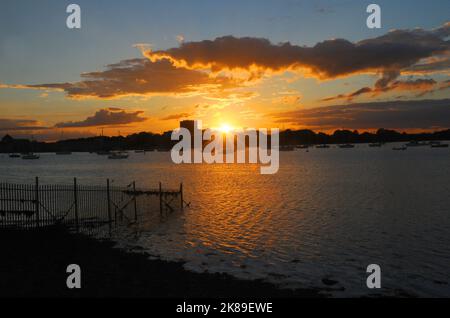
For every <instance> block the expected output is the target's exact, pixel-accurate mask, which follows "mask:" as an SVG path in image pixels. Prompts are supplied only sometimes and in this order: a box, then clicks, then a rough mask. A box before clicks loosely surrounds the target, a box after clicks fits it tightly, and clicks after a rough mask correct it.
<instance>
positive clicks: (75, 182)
mask: <svg viewBox="0 0 450 318" xmlns="http://www.w3.org/2000/svg"><path fill="white" fill-rule="evenodd" d="M73 200H74V208H75V228H76V230H77V233H79V232H80V225H79V223H78V222H79V220H78V185H77V178H73Z"/></svg>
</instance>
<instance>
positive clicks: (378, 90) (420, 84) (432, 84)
mask: <svg viewBox="0 0 450 318" xmlns="http://www.w3.org/2000/svg"><path fill="white" fill-rule="evenodd" d="M442 89H443V84H442V83H437V82H436V81H435V80H433V79H416V80H405V81H400V80H397V81H394V82H392V83H389V84H385V83H384V82H383V83H380V81H378V82H377V83H375V87H373V88H370V87H363V88H360V89H358V90H356V91H354V92H352V93H349V94H339V95H336V96H331V97H326V98H323V99H322V101H326V102H328V101H333V100H338V99H346V100H347V101H351V100H352V99H353V98H355V97H358V96H361V95H365V94H370V95H371V96H372V97H374V96H377V95H379V94H382V93H387V92H390V91H413V92H415V93H416V97H420V96H424V95H426V94H428V93H431V92H433V91H435V90H442Z"/></svg>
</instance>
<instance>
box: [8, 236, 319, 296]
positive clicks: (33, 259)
mask: <svg viewBox="0 0 450 318" xmlns="http://www.w3.org/2000/svg"><path fill="white" fill-rule="evenodd" d="M0 240H1V244H2V246H3V248H2V249H3V255H4V257H2V260H1V262H0V297H2V298H4V297H8V298H11V297H12V298H16V297H33V298H45V297H57V298H58V297H60V298H66V297H68V298H71V297H75V298H77V297H95V298H101V297H119V298H161V299H170V298H187V297H188V298H225V297H228V298H238V297H270V298H321V297H324V296H323V295H320V294H319V292H320V290H318V289H317V290H316V289H296V290H291V289H281V288H278V287H277V286H276V285H273V284H270V283H267V282H263V281H261V280H242V279H238V278H234V277H232V276H231V275H228V274H214V273H194V272H190V271H188V270H186V269H184V268H183V263H182V262H168V261H163V260H150V259H149V258H148V257H149V255H148V254H147V253H136V252H130V251H126V250H123V249H119V248H116V247H115V245H116V244H115V243H114V242H112V241H108V240H97V239H94V238H90V237H88V236H85V235H82V234H72V233H69V232H67V231H66V230H64V229H61V228H47V229H45V230H31V231H20V230H2V231H0ZM70 264H78V265H79V266H80V267H81V289H72V290H70V289H68V288H67V287H66V279H67V277H68V276H69V274H67V273H66V268H67V266H68V265H70Z"/></svg>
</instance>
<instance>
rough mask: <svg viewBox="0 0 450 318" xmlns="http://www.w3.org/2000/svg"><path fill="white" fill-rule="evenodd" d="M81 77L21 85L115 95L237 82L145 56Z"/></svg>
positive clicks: (76, 94) (200, 89)
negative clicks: (72, 79)
mask: <svg viewBox="0 0 450 318" xmlns="http://www.w3.org/2000/svg"><path fill="white" fill-rule="evenodd" d="M81 77H82V78H83V79H84V80H83V81H80V82H75V83H51V84H37V85H21V86H20V88H32V89H58V90H63V91H65V92H66V94H67V95H68V96H69V97H71V98H89V97H91V98H101V99H113V98H120V97H125V96H151V95H159V94H161V95H167V94H173V95H177V94H204V93H205V92H209V91H211V90H224V89H229V88H233V87H235V86H236V85H237V83H236V81H235V80H231V79H229V78H227V77H223V76H219V77H214V78H212V77H210V76H209V75H208V74H207V73H205V72H201V71H196V70H188V69H179V68H176V67H174V66H173V65H172V64H171V63H170V62H168V61H156V62H151V61H149V60H148V59H145V58H143V59H132V60H124V61H121V62H119V63H116V64H111V65H108V67H107V69H106V70H104V71H99V72H90V73H84V74H82V75H81ZM12 88H16V87H12Z"/></svg>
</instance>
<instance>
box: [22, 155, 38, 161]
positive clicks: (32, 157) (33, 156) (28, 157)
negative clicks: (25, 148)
mask: <svg viewBox="0 0 450 318" xmlns="http://www.w3.org/2000/svg"><path fill="white" fill-rule="evenodd" d="M39 158H40V156H39V155H36V154H34V153H29V154H26V155H23V156H22V159H24V160H36V159H39Z"/></svg>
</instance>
